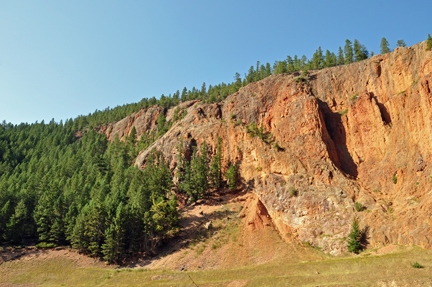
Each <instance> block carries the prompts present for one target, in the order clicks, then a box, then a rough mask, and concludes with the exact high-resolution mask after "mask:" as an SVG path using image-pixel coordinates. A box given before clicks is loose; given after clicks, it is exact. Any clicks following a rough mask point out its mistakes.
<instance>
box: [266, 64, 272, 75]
mask: <svg viewBox="0 0 432 287" xmlns="http://www.w3.org/2000/svg"><path fill="white" fill-rule="evenodd" d="M271 74H272V69H271V66H270V63H268V62H267V63H266V77H268V76H270V75H271Z"/></svg>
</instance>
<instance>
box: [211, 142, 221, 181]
mask: <svg viewBox="0 0 432 287" xmlns="http://www.w3.org/2000/svg"><path fill="white" fill-rule="evenodd" d="M209 178H210V183H211V186H212V187H214V188H219V187H220V186H221V183H222V138H220V137H218V142H217V147H216V154H215V156H214V157H213V158H212V161H211V164H210V172H209Z"/></svg>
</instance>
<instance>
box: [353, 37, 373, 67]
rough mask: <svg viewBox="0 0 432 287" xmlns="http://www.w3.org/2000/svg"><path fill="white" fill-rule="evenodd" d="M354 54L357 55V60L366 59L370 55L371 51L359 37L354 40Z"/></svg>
mask: <svg viewBox="0 0 432 287" xmlns="http://www.w3.org/2000/svg"><path fill="white" fill-rule="evenodd" d="M354 55H355V61H356V62H359V61H362V60H365V59H367V58H368V56H369V52H368V50H367V49H366V47H365V46H364V45H362V44H360V42H359V41H358V40H357V39H355V40H354Z"/></svg>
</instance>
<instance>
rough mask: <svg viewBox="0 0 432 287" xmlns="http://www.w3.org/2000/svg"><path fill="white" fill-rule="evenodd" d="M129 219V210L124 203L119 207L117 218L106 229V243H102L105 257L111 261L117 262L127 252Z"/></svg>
mask: <svg viewBox="0 0 432 287" xmlns="http://www.w3.org/2000/svg"><path fill="white" fill-rule="evenodd" d="M127 220H128V216H127V211H126V208H125V207H124V205H123V203H122V202H120V204H119V205H118V207H117V210H116V214H115V218H114V219H113V221H112V223H111V224H110V225H109V226H108V228H107V229H106V230H105V232H104V235H105V243H104V244H102V253H103V255H104V257H103V258H104V259H105V260H107V261H108V262H109V263H117V262H119V260H120V259H121V258H122V257H124V252H125V249H124V247H125V240H126V238H125V235H126V228H125V225H126V222H127Z"/></svg>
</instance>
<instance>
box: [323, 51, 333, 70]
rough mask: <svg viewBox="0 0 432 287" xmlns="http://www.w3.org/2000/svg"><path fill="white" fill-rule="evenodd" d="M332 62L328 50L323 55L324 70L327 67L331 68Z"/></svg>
mask: <svg viewBox="0 0 432 287" xmlns="http://www.w3.org/2000/svg"><path fill="white" fill-rule="evenodd" d="M332 60H333V59H332V54H331V53H330V51H329V50H327V51H326V55H325V67H326V68H329V67H332V66H333V63H332Z"/></svg>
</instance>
